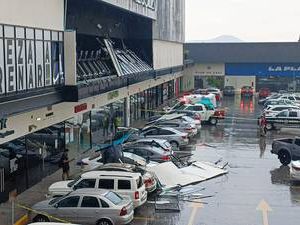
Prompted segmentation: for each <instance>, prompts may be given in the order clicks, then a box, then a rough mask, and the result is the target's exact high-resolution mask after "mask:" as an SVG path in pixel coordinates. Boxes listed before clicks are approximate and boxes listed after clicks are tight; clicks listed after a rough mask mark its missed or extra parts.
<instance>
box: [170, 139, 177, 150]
mask: <svg viewBox="0 0 300 225" xmlns="http://www.w3.org/2000/svg"><path fill="white" fill-rule="evenodd" d="M170 144H171V146H172V149H173V150H174V149H178V147H179V144H178V143H177V142H176V141H171V142H170Z"/></svg>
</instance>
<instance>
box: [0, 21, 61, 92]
mask: <svg viewBox="0 0 300 225" xmlns="http://www.w3.org/2000/svg"><path fill="white" fill-rule="evenodd" d="M63 65H64V63H63V33H62V32H58V31H50V30H41V29H34V28H24V27H15V26H8V25H0V95H2V94H7V93H14V92H20V91H26V90H31V89H36V88H42V87H46V86H55V85H60V84H63V83H64V67H63Z"/></svg>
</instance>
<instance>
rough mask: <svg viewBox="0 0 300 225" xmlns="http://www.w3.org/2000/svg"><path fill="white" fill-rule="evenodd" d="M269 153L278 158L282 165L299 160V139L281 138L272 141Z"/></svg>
mask: <svg viewBox="0 0 300 225" xmlns="http://www.w3.org/2000/svg"><path fill="white" fill-rule="evenodd" d="M271 153H273V154H275V155H277V156H278V159H279V160H280V162H281V163H282V164H283V165H285V166H286V165H288V164H290V163H291V161H292V160H300V138H283V139H276V140H274V141H273V144H272V150H271Z"/></svg>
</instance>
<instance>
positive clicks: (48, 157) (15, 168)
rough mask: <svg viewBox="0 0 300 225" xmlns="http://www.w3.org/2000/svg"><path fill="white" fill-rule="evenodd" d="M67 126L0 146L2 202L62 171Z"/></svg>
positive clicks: (62, 125)
mask: <svg viewBox="0 0 300 225" xmlns="http://www.w3.org/2000/svg"><path fill="white" fill-rule="evenodd" d="M64 131H65V124H64V123H60V124H56V125H54V126H51V127H48V128H46V129H43V130H40V131H38V132H35V133H32V134H29V135H27V136H25V137H21V138H18V139H16V140H14V141H11V142H8V143H5V144H3V145H1V146H0V165H1V166H0V177H1V178H2V181H3V177H4V182H1V185H0V190H1V191H0V203H1V202H6V201H7V200H8V196H9V192H11V191H13V190H16V191H17V192H18V193H21V192H23V191H24V190H26V189H28V188H30V187H31V186H33V185H34V184H36V183H38V182H40V181H41V180H42V179H43V178H44V177H46V176H48V175H50V174H52V173H53V172H55V171H57V170H58V169H59V167H58V162H59V159H60V157H61V155H62V152H63V150H64V149H65V132H64Z"/></svg>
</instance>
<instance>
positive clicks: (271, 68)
mask: <svg viewBox="0 0 300 225" xmlns="http://www.w3.org/2000/svg"><path fill="white" fill-rule="evenodd" d="M268 71H270V72H274V71H279V72H281V71H289V72H299V71H300V66H269V68H268Z"/></svg>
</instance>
